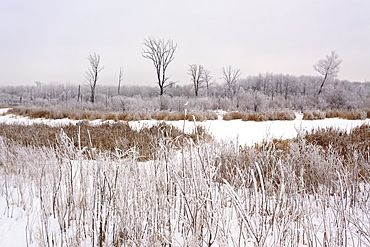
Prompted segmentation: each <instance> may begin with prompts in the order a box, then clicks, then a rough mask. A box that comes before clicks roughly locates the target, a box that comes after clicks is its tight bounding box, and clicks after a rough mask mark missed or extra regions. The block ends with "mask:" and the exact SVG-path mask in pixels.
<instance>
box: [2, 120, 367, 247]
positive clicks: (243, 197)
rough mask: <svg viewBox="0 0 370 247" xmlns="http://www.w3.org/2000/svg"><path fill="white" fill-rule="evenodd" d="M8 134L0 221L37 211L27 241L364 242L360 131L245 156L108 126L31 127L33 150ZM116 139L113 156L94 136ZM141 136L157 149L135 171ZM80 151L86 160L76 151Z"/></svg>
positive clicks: (154, 132)
mask: <svg viewBox="0 0 370 247" xmlns="http://www.w3.org/2000/svg"><path fill="white" fill-rule="evenodd" d="M8 127H9V128H11V126H8ZM18 127H19V126H16V127H14V128H13V129H11V130H10V131H9V132H4V130H2V131H3V132H2V133H3V134H1V135H2V136H3V137H2V138H1V139H0V177H1V180H0V181H1V182H0V188H1V191H2V194H3V196H4V197H5V198H6V201H7V203H8V204H7V205H8V207H7V212H6V213H7V214H9V215H11V212H12V208H13V207H16V206H18V207H21V208H25V209H27V210H28V212H29V215H31V214H32V212H39V213H38V214H37V213H36V214H34V215H33V216H32V218H30V220H31V223H32V224H29V225H28V226H27V227H26V232H27V239H28V241H29V244H36V245H40V246H53V245H54V246H83V245H88V246H213V245H215V246H216V245H218V246H250V245H253V246H261V247H262V246H304V245H309V246H314V247H316V246H368V245H370V234H369V231H368V227H369V225H370V214H369V212H370V208H369V198H370V197H369V195H370V186H369V182H370V181H369V175H370V173H369V172H370V166H369V164H370V162H369V153H368V152H369V141H368V140H367V139H368V138H367V137H368V134H369V131H370V127H369V126H366V125H364V126H361V127H358V128H355V129H354V130H352V131H351V132H349V133H343V132H341V131H337V130H335V129H325V130H318V131H313V132H310V133H305V134H302V135H301V136H299V137H297V138H296V139H293V140H274V141H272V142H265V143H262V144H260V145H256V146H255V147H240V146H235V145H234V144H233V143H216V142H214V141H210V140H206V139H204V138H201V137H196V138H191V137H189V138H183V139H181V140H179V136H178V135H177V134H174V133H181V131H179V130H175V129H173V128H172V129H171V127H169V126H168V125H166V126H162V127H161V126H158V127H156V128H146V129H145V130H144V132H146V133H147V134H148V135H150V136H153V138H152V137H145V136H147V135H145V134H142V135H140V136H135V135H136V134H137V133H131V130H129V129H125V128H127V126H118V125H117V126H114V125H105V126H102V127H101V129H90V128H89V126H76V127H75V128H72V126H71V129H72V130H73V131H69V130H67V129H63V131H60V129H59V132H58V131H57V132H53V131H51V130H48V131H47V133H49V134H48V135H46V134H45V137H42V136H40V135H42V132H44V131H45V129H43V127H40V126H39V127H40V128H39V129H42V130H43V131H40V132H36V130H31V131H30V132H32V133H34V134H32V135H30V136H33V138H36V139H35V140H33V141H32V140H31V138H28V137H26V136H25V137H24V140H21V139H22V135H21V134H26V133H25V132H22V131H23V130H19V129H16V128H18ZM28 127H31V126H28ZM78 128H80V129H81V130H80V131H79V132H78ZM84 128H86V129H84ZM116 128H117V129H116ZM1 129H3V128H1ZM83 130H86V132H85V131H83ZM17 131H19V132H17ZM76 131H77V132H78V133H80V134H79V135H76V133H75V132H76ZM98 131H101V132H98ZM122 131H123V132H124V131H127V132H130V134H127V137H126V138H124V139H130V137H129V135H132V136H135V138H133V140H134V141H136V143H135V146H133V147H131V149H126V150H123V151H124V152H122V153H119V152H116V156H115V157H113V156H112V155H111V154H109V152H107V151H108V149H101V148H99V145H101V146H105V145H106V144H104V145H103V144H100V143H99V142H98V141H97V140H99V139H97V140H96V139H93V138H94V137H93V136H94V135H100V134H105V135H107V134H108V132H111V133H112V135H111V136H109V138H107V139H108V140H109V139H111V138H115V139H114V140H120V138H117V137H115V136H118V135H121V134H122ZM10 132H15V134H13V135H12V137H11V136H10ZM4 133H7V135H6V136H5V135H4ZM17 133H18V134H19V135H18V136H17ZM38 136H40V137H38ZM180 136H181V135H180ZM144 137H145V138H144ZM37 138H39V139H40V140H38V139H37ZM75 138H77V140H79V141H77V142H75ZM84 138H86V140H85V139H84ZM148 138H149V139H148ZM52 139H55V140H52ZM90 139H91V141H90ZM152 139H156V140H157V147H158V149H157V150H158V151H157V152H155V154H154V155H152V156H151V159H150V160H147V161H145V162H141V161H140V158H139V157H140V155H138V154H137V150H139V148H136V146H139V145H145V143H146V142H148V140H152ZM86 142H87V143H89V142H90V143H91V147H92V148H97V149H96V152H95V154H94V159H91V158H90V157H89V156H86V155H84V154H83V152H84V150H83V145H84V144H83V143H86ZM179 143H180V145H179ZM344 146H346V147H344ZM134 147H135V148H134ZM345 148H346V149H345Z"/></svg>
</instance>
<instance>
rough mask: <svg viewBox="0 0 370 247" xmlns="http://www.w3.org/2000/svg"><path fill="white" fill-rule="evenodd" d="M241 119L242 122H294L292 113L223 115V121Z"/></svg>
mask: <svg viewBox="0 0 370 247" xmlns="http://www.w3.org/2000/svg"><path fill="white" fill-rule="evenodd" d="M235 119H241V120H243V121H257V122H261V121H274V120H294V119H295V114H294V112H293V111H266V112H227V113H225V114H224V115H223V120H235Z"/></svg>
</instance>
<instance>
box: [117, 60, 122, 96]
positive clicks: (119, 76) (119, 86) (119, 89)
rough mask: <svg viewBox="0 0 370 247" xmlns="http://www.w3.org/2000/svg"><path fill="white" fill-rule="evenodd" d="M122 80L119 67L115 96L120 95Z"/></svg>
mask: <svg viewBox="0 0 370 247" xmlns="http://www.w3.org/2000/svg"><path fill="white" fill-rule="evenodd" d="M122 80H123V68H122V67H120V68H119V74H118V90H117V94H118V95H120V93H121V83H122Z"/></svg>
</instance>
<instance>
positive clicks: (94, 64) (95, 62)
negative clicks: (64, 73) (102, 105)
mask: <svg viewBox="0 0 370 247" xmlns="http://www.w3.org/2000/svg"><path fill="white" fill-rule="evenodd" d="M87 59H88V60H89V63H90V66H89V67H88V70H87V71H86V81H87V84H88V85H89V87H90V90H91V95H90V102H91V103H94V102H95V89H96V83H97V82H98V79H99V73H100V71H101V70H102V69H104V67H101V66H100V56H99V54H96V53H94V54H89V56H88V57H87Z"/></svg>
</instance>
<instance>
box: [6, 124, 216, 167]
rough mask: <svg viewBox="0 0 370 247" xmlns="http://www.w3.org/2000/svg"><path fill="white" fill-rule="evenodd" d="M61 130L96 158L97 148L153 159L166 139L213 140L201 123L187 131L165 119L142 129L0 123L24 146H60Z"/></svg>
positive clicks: (176, 142)
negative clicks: (131, 153) (160, 144)
mask: <svg viewBox="0 0 370 247" xmlns="http://www.w3.org/2000/svg"><path fill="white" fill-rule="evenodd" d="M61 133H63V134H65V135H66V136H67V137H68V138H70V139H71V142H72V143H73V144H74V147H76V148H81V149H82V150H83V151H84V152H85V153H86V154H87V155H88V157H89V158H94V155H95V153H96V152H95V151H94V150H97V151H98V153H99V152H107V153H109V154H112V155H114V154H115V153H116V152H117V151H119V152H127V151H128V150H130V151H134V152H135V155H136V156H137V158H138V160H140V161H145V160H149V159H153V158H154V157H155V156H156V155H157V152H158V151H159V150H160V146H159V143H160V142H161V141H163V140H166V141H167V142H170V143H171V144H172V145H174V146H175V147H177V148H180V147H181V146H182V145H183V144H184V143H185V144H186V143H188V141H187V140H188V139H189V140H192V142H194V143H197V142H198V141H199V140H201V139H202V140H203V139H208V140H209V139H211V136H210V135H208V134H206V133H205V130H204V129H203V128H202V127H200V126H198V127H197V129H196V130H195V131H194V133H192V134H184V133H183V132H182V131H181V130H179V129H177V128H175V127H173V126H171V125H169V124H166V123H164V122H162V123H158V124H156V125H154V126H151V127H150V126H144V127H143V128H141V129H140V130H135V129H132V128H131V127H130V125H129V124H128V123H113V124H109V123H105V124H102V125H95V126H94V125H90V124H88V123H87V122H80V123H79V124H77V125H67V126H63V127H51V126H48V125H45V124H33V125H29V126H25V125H6V124H0V136H3V137H5V138H7V139H10V140H12V141H13V142H14V143H17V144H19V145H22V146H33V147H44V146H45V147H53V148H57V147H58V146H59V145H60V143H59V140H58V136H59V135H60V134H61Z"/></svg>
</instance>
